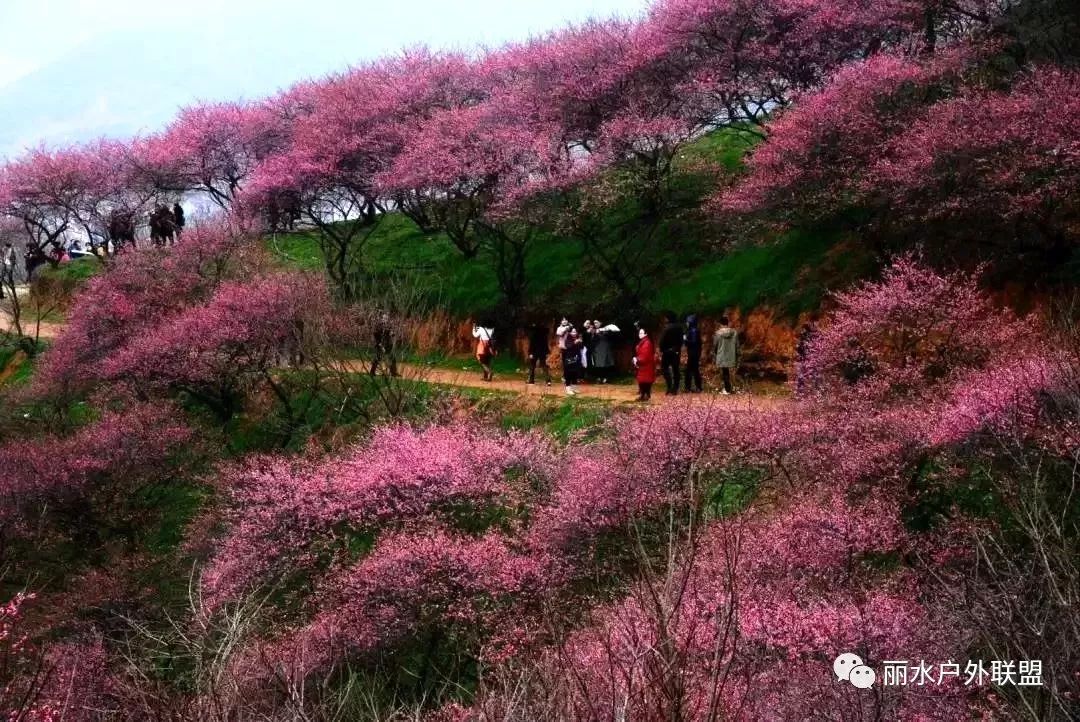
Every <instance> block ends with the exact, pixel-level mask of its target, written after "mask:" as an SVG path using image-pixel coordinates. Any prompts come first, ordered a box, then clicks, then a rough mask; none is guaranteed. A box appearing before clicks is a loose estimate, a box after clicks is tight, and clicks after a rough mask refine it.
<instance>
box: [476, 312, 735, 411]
mask: <svg viewBox="0 0 1080 722" xmlns="http://www.w3.org/2000/svg"><path fill="white" fill-rule="evenodd" d="M665 318H666V325H665V326H664V329H663V331H662V332H661V334H660V340H659V353H657V350H656V346H655V345H654V343H653V341H652V338H651V337H650V336H649V333H648V331H647V330H646V329H645V328H644V327H642V326H641V325H640V324H635V326H636V327H637V335H638V340H637V346H636V347H635V350H634V358H633V364H634V372H635V377H636V380H637V383H638V400H639V401H647V400H649V399H650V398H651V397H652V387H653V384H654V383H655V382H656V375H657V374H656V367H657V361H658V360H659V365H660V368H661V370H662V373H663V376H664V381H665V385H666V387H667V394H668V395H671V396H674V395H676V394H678V393H679V387H680V385H683V386H684V388H685V389H686V391H688V392H692V393H700V392H701V391H703V390H704V384H703V382H702V376H701V358H702V353H703V351H704V345H705V339H704V338H703V337H702V333H701V329H700V327H699V325H698V318H697V316H696V315H695V314H690V315H688V316H687V317H686V319H685V323H680V322H679V320H678V317H677V316H676V315H675V314H674V313H670V312H669V313H667V314H665ZM494 334H495V330H494V329H493V328H488V327H485V326H479V325H478V326H474V327H473V332H472V335H473V338H475V339H476V360H477V362H478V363H479V364H480V367H481V369H482V370H483V374H484V376H483V378H484V381H491V380H492V377H493V374H492V368H491V363H492V359H493V358H494V355H495V345H494ZM620 334H621V330H620V329H619V327H618V326H615V325H614V324H606V325H605V324H602V323H601V322H600V321H596V320H593V321H585V322H584V323H583V324H582V328H581V329H580V330H579V329H578V328H577V327H576V326H575V325H574V324H573V323H571V322H570V321H569V320H568V319H566V318H563V319H562V320H561V321H560V322H559V325H558V326H557V327H556V329H555V339H556V343H557V345H558V352H559V358H560V360H561V363H562V376H563V384H564V386H565V387H566V394H567V395H568V396H575V395H577V394H578V392H579V391H578V385H579V384H580V383H581V382H582V381H583V380H585V379H586V378H588V379H589V380H590V381H593V382H595V383H599V384H606V383H608V381H609V380H610V379H612V378H613V377H614V376H615V354H614V344H615V342H616V340H617V339H618V337H619V335H620ZM550 341H551V335H550V330H549V327H545V326H544V325H542V324H537V325H534V326H532V327H530V328H529V330H528V336H527V342H528V349H527V356H528V373H529V375H528V379H527V380H526V383H528V384H535V383H536V373H537V370H540V371H542V372H543V375H544V382H545V383H546V384H547V385H548V386H550V385H551V368H550V365H549V363H548V358H549V356H550V354H551V343H550ZM684 348H685V350H686V367H685V370H684V369H683V368H682V357H683V349H684ZM711 351H712V358H713V361H714V363H715V365H716V367H717V368H718V369H719V370H720V373H721V380H722V383H723V387H722V390H721V393H723V394H731V393H733V391H734V389H733V388H732V384H731V378H732V376H731V375H732V371H733V370H734V369H735V368H736V366H737V365H738V355H739V334H738V331H736V330H735V329H734V328H732V326H731V323H730V320H729V319H728V317H727V316H723V317H721V318H720V326H719V327H718V328H717V330H716V332H715V333H714V335H713V339H712V346H711ZM684 379H685V382H684V383H683V380H684Z"/></svg>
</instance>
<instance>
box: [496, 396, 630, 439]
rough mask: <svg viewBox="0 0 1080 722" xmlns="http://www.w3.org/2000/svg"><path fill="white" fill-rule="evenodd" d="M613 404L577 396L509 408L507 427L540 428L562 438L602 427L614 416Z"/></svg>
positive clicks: (506, 414) (505, 418) (506, 417)
mask: <svg viewBox="0 0 1080 722" xmlns="http://www.w3.org/2000/svg"><path fill="white" fill-rule="evenodd" d="M613 408H614V407H613V406H612V405H611V404H610V403H607V402H605V401H598V400H597V401H593V400H588V399H580V398H579V399H574V400H573V401H569V400H563V401H554V400H552V401H546V402H544V403H542V404H541V405H539V406H531V407H526V408H517V409H509V410H507V411H506V413H504V414H503V416H502V420H501V423H502V427H503V428H504V429H508V430H509V429H518V430H522V431H527V430H531V429H541V430H543V431H545V432H547V433H549V434H551V435H552V436H554V437H555V438H557V439H559V440H561V441H568V440H569V439H570V438H571V437H572V436H575V435H578V434H585V435H586V436H588V435H589V434H590V433H592V432H596V431H598V430H599V428H600V426H601V425H602V424H603V423H604V422H605V421H607V420H608V419H609V418H611V414H612V411H613Z"/></svg>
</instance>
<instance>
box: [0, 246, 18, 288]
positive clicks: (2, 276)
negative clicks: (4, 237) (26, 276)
mask: <svg viewBox="0 0 1080 722" xmlns="http://www.w3.org/2000/svg"><path fill="white" fill-rule="evenodd" d="M5 289H7V290H9V291H11V292H12V293H15V246H13V245H11V244H10V243H5V244H4V248H3V250H0V298H4V290H5Z"/></svg>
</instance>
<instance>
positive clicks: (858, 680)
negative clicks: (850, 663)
mask: <svg viewBox="0 0 1080 722" xmlns="http://www.w3.org/2000/svg"><path fill="white" fill-rule="evenodd" d="M875 680H877V675H876V674H875V673H874V670H872V669H870V668H869V667H867V666H865V665H860V666H858V667H855V668H854V669H853V670H851V675H850V676H849V677H848V681H849V682H851V683H852V684H853V685H855V686H856V687H858V688H859V689H870V688H871V687H872V686H874V681H875Z"/></svg>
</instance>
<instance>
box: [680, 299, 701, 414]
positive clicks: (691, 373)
mask: <svg viewBox="0 0 1080 722" xmlns="http://www.w3.org/2000/svg"><path fill="white" fill-rule="evenodd" d="M684 338H685V339H686V390H687V391H692V392H694V393H698V394H700V393H701V391H702V389H703V388H704V387H703V385H702V383H701V331H700V330H699V329H698V320H697V316H696V315H695V314H690V315H689V316H687V317H686V333H685V334H684Z"/></svg>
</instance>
